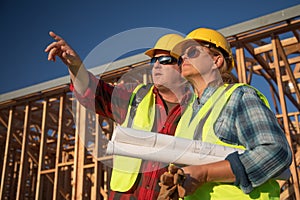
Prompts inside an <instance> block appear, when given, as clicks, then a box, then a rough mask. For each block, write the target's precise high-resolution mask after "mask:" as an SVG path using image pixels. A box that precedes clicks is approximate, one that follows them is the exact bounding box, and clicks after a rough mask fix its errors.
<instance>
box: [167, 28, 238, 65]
mask: <svg viewBox="0 0 300 200" xmlns="http://www.w3.org/2000/svg"><path fill="white" fill-rule="evenodd" d="M192 41H204V42H208V43H211V44H214V45H216V47H217V48H221V49H222V50H223V51H225V52H226V53H227V54H228V56H229V57H230V59H231V61H232V62H231V63H232V64H231V65H232V66H229V68H230V69H232V67H233V66H234V62H233V56H232V51H231V48H230V44H229V42H228V41H227V39H226V37H225V36H224V35H222V34H221V33H220V32H218V31H216V30H213V29H209V28H197V29H195V30H193V31H192V32H190V33H189V34H187V36H186V37H185V38H184V40H182V41H181V42H179V43H177V44H176V45H175V46H174V48H173V49H172V50H171V54H172V55H173V56H175V57H178V56H180V55H182V53H183V52H182V51H183V50H184V49H183V47H184V45H185V44H187V43H188V42H192Z"/></svg>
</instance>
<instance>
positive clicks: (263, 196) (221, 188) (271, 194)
mask: <svg viewBox="0 0 300 200" xmlns="http://www.w3.org/2000/svg"><path fill="white" fill-rule="evenodd" d="M244 85H246V84H242V83H238V84H231V85H228V84H225V85H223V86H221V87H219V88H218V89H217V90H216V91H215V92H214V94H213V95H212V96H211V97H210V98H209V99H208V100H207V102H206V103H205V104H204V105H203V107H202V108H201V109H200V110H199V111H198V113H197V114H196V115H195V117H194V118H193V119H192V120H191V118H192V115H193V108H192V106H193V104H194V102H193V103H191V104H189V106H188V107H187V109H186V111H185V113H184V114H183V116H182V117H181V120H180V121H179V124H178V126H177V129H176V133H175V135H176V136H178V137H184V138H189V139H193V138H194V137H195V135H194V134H195V132H196V130H197V132H198V131H199V128H200V129H202V130H200V132H201V134H200V135H201V136H200V138H194V139H201V140H202V141H204V142H210V143H214V144H219V145H224V146H229V147H233V148H240V149H245V147H243V146H238V145H232V144H228V143H225V142H222V141H221V140H220V139H219V138H218V137H217V136H216V134H215V132H214V123H215V122H216V120H217V119H218V116H219V115H220V113H221V111H222V109H223V108H224V107H225V106H226V104H227V102H228V100H229V98H230V96H231V94H232V93H233V91H234V90H235V89H236V88H238V87H240V86H244ZM249 87H251V86H249ZM254 89H255V88H254ZM255 90H256V92H257V94H258V95H259V97H260V98H261V99H262V101H263V102H264V103H265V104H266V105H267V106H268V107H269V103H268V101H267V99H266V97H265V96H264V95H263V94H262V93H260V92H259V91H258V90H257V89H255ZM195 99H196V98H194V101H195ZM279 195H280V188H279V184H278V183H277V182H276V180H269V181H267V182H266V183H265V184H263V185H261V186H259V187H257V188H255V189H254V190H253V191H252V192H251V193H250V194H245V193H244V192H243V191H242V190H241V189H240V188H239V187H237V186H235V185H233V184H224V183H218V182H209V183H206V184H204V185H202V186H201V187H199V188H198V189H197V190H196V192H195V193H194V194H193V195H190V196H187V197H185V198H184V199H185V200H196V199H201V200H235V199H236V200H248V199H260V200H267V199H279Z"/></svg>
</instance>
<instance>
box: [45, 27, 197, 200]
mask: <svg viewBox="0 0 300 200" xmlns="http://www.w3.org/2000/svg"><path fill="white" fill-rule="evenodd" d="M49 34H50V36H51V37H52V38H53V39H54V40H55V42H53V43H51V44H49V45H48V47H47V48H46V49H45V51H46V52H48V60H52V61H55V58H56V56H58V57H59V58H60V59H61V60H62V61H63V62H64V63H65V64H66V65H67V67H68V69H69V72H70V77H71V80H72V84H71V89H72V90H73V91H74V94H75V95H76V97H77V98H78V100H79V102H80V103H81V104H82V105H84V106H85V107H87V108H89V109H95V111H96V113H97V114H100V115H102V116H105V117H109V118H111V119H113V120H114V121H116V122H117V123H119V124H122V126H126V127H132V128H135V129H140V130H146V131H154V132H159V133H161V134H168V135H174V133H175V130H176V126H177V123H178V121H179V120H180V117H181V114H182V113H183V111H184V109H185V107H186V105H187V103H188V102H189V99H190V98H191V96H192V94H191V92H190V90H189V86H188V84H187V82H186V81H185V80H184V79H183V78H182V76H181V74H180V68H179V66H178V64H177V59H176V58H174V57H173V56H171V55H170V50H171V49H172V48H173V46H174V45H175V44H176V43H177V42H179V41H181V40H182V39H183V38H182V37H181V36H180V35H177V34H167V35H164V36H163V37H161V38H160V39H159V40H158V41H157V42H156V44H155V46H154V47H153V48H151V49H149V50H147V51H146V52H145V54H146V55H148V56H149V57H150V58H151V61H150V65H151V66H152V78H153V82H154V84H147V85H138V86H137V87H132V88H130V89H128V86H126V83H124V84H119V85H117V86H113V85H111V84H108V83H106V82H104V81H103V80H101V79H100V80H98V79H97V78H96V77H95V76H94V75H92V74H91V73H90V72H88V71H87V70H86V69H85V67H84V65H83V63H82V60H81V59H80V57H79V56H78V54H77V53H76V52H75V51H74V50H73V49H72V48H71V47H70V45H68V44H67V43H66V41H65V40H64V39H62V38H61V37H60V36H58V35H56V34H55V33H53V32H50V33H49ZM99 56H101V55H99ZM125 88H126V89H125ZM124 166H126V167H128V168H131V169H134V170H129V169H127V168H126V167H124ZM166 170H167V169H166V164H165V163H159V162H152V161H151V162H150V161H142V160H139V159H135V158H128V157H121V156H117V157H115V158H114V167H113V171H112V177H111V180H110V192H109V199H118V200H122V199H147V200H149V199H157V198H158V194H159V191H160V187H159V184H158V183H159V177H160V176H161V175H162V174H163V173H164V172H166Z"/></svg>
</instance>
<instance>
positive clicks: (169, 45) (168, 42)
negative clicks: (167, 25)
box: [145, 33, 184, 57]
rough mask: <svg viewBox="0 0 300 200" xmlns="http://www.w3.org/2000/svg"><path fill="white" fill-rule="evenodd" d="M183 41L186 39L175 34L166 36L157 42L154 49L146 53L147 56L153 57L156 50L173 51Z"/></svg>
mask: <svg viewBox="0 0 300 200" xmlns="http://www.w3.org/2000/svg"><path fill="white" fill-rule="evenodd" d="M183 39H184V37H182V36H181V35H178V34H174V33H171V34H166V35H164V36H162V37H161V38H159V39H158V40H157V42H156V44H155V46H154V47H153V48H151V49H148V50H147V51H145V54H146V55H147V56H150V57H153V56H154V53H155V50H164V51H171V50H172V49H173V47H174V46H175V45H176V44H177V43H178V42H180V41H182V40H183Z"/></svg>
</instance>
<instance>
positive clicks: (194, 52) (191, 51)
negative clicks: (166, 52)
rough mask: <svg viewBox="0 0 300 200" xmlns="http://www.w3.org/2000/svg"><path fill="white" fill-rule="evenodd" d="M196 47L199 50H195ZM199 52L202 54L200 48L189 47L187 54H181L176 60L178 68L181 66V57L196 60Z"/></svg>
mask: <svg viewBox="0 0 300 200" xmlns="http://www.w3.org/2000/svg"><path fill="white" fill-rule="evenodd" d="M203 46H204V45H203ZM205 46H206V45H205ZM197 47H200V48H197ZM201 52H203V49H202V46H192V47H190V48H189V49H188V50H187V52H185V53H184V54H182V55H181V56H180V57H179V59H178V65H179V66H181V65H182V62H183V59H182V56H184V55H186V57H187V58H197V57H198V56H199V55H200V53H201Z"/></svg>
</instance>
